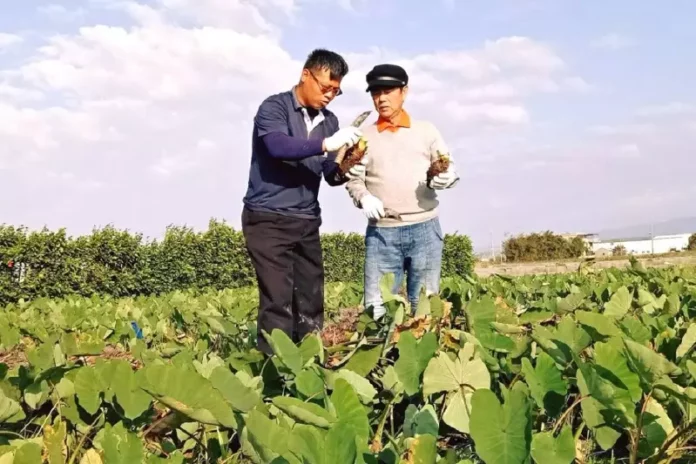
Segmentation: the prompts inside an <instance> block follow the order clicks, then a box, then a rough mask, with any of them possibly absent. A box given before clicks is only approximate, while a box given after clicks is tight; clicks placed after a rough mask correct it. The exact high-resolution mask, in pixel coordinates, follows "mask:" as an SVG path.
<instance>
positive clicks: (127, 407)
mask: <svg viewBox="0 0 696 464" xmlns="http://www.w3.org/2000/svg"><path fill="white" fill-rule="evenodd" d="M111 362H112V363H113V365H114V369H115V375H114V377H113V381H112V383H111V389H112V390H113V392H114V394H115V395H116V400H117V401H118V404H119V405H121V407H122V408H123V411H124V413H125V416H126V417H127V418H128V419H131V420H133V419H136V418H138V417H139V416H140V415H141V414H142V413H144V412H145V411H147V409H148V408H149V407H150V402H151V401H152V397H151V396H150V395H148V394H147V392H145V391H143V390H142V389H141V388H140V383H142V382H141V381H140V379H141V378H142V373H140V371H139V372H138V374H136V373H134V372H133V370H132V369H131V367H130V364H129V363H128V361H125V360H113V361H111Z"/></svg>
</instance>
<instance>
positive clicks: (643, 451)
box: [638, 398, 674, 458]
mask: <svg viewBox="0 0 696 464" xmlns="http://www.w3.org/2000/svg"><path fill="white" fill-rule="evenodd" d="M647 401H648V404H647V405H646V407H645V412H644V413H643V427H642V429H641V432H642V435H643V436H642V437H641V440H640V443H639V445H638V456H639V457H641V458H646V457H648V456H651V455H652V454H654V453H655V452H657V451H658V450H659V449H660V447H661V446H662V444H663V443H664V442H665V441H666V440H667V438H668V437H670V436H671V434H672V432H673V431H674V424H672V420H671V419H670V418H669V416H668V415H667V411H665V408H664V407H663V406H662V405H661V404H660V403H658V402H657V401H656V400H655V399H653V398H648V400H647Z"/></svg>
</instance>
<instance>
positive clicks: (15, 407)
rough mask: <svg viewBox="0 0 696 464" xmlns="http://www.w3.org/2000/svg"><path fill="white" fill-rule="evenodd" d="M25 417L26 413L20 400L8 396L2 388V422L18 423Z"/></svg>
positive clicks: (0, 395)
mask: <svg viewBox="0 0 696 464" xmlns="http://www.w3.org/2000/svg"><path fill="white" fill-rule="evenodd" d="M25 417H26V415H25V413H24V410H23V409H22V406H21V405H20V404H19V402H17V401H15V400H14V399H12V398H10V397H9V396H7V395H6V394H5V392H4V391H3V389H2V388H0V424H3V423H8V424H12V423H16V422H19V421H21V420H23V419H24V418H25Z"/></svg>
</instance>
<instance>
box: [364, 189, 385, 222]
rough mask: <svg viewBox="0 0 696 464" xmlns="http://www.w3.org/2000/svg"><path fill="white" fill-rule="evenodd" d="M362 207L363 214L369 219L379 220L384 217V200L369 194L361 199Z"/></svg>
mask: <svg viewBox="0 0 696 464" xmlns="http://www.w3.org/2000/svg"><path fill="white" fill-rule="evenodd" d="M360 206H361V207H362V210H363V214H365V216H366V217H367V218H368V219H379V218H381V217H384V205H383V204H382V200H380V199H379V198H377V197H376V196H374V195H370V194H369V193H368V194H367V195H365V196H364V197H362V198H361V199H360Z"/></svg>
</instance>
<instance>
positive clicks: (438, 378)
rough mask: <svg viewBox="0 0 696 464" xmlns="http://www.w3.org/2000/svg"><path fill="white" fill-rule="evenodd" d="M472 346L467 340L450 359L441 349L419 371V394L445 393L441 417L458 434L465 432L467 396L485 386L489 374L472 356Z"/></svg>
mask: <svg viewBox="0 0 696 464" xmlns="http://www.w3.org/2000/svg"><path fill="white" fill-rule="evenodd" d="M475 349H476V348H475V346H474V345H473V344H472V343H469V342H467V343H466V344H465V346H464V348H462V349H461V350H460V351H459V355H458V357H457V358H456V359H455V360H454V361H452V360H451V359H450V357H449V356H448V355H447V353H445V352H440V353H438V355H437V356H436V357H435V358H433V359H431V360H430V362H429V363H428V367H426V369H425V373H424V374H423V396H424V397H428V396H430V395H432V394H434V393H439V392H443V391H444V392H448V393H451V394H450V395H448V399H447V408H446V409H445V413H444V415H443V417H442V419H443V420H444V421H445V423H446V424H447V425H449V426H450V427H453V428H455V429H457V430H459V431H460V432H462V433H469V417H470V411H471V396H472V394H473V392H474V391H476V390H478V389H488V388H490V385H491V376H490V373H489V372H488V369H487V368H486V365H485V363H484V362H483V361H482V360H481V359H480V358H478V357H476V358H475V357H474V352H475Z"/></svg>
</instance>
